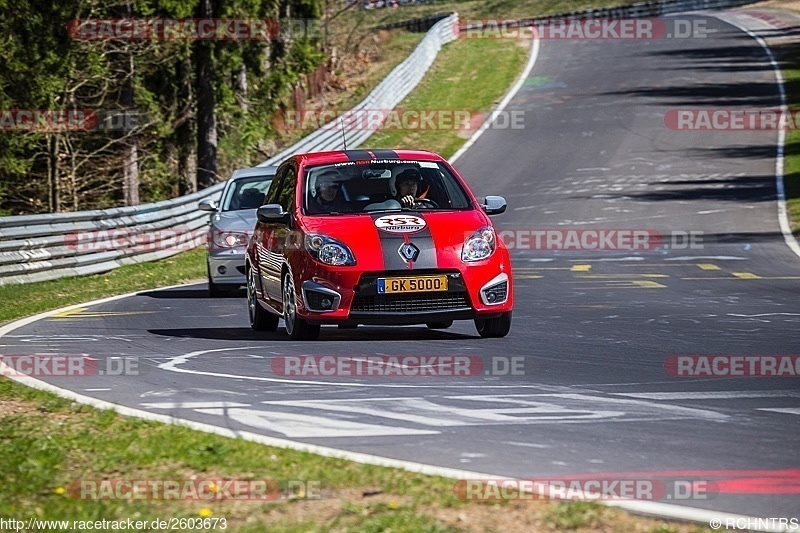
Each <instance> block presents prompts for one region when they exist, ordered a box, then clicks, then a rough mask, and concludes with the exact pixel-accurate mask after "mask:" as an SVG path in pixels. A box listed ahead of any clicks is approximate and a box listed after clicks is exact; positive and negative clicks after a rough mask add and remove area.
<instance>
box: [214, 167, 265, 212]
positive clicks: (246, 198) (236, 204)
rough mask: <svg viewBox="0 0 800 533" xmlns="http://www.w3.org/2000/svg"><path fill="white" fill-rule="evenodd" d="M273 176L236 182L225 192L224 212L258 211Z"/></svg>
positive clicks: (242, 179)
mask: <svg viewBox="0 0 800 533" xmlns="http://www.w3.org/2000/svg"><path fill="white" fill-rule="evenodd" d="M272 178H273V176H271V175H270V176H253V177H248V178H241V179H237V180H235V181H234V182H233V183H232V184H231V185H230V186H229V187H228V188H227V189H226V191H225V198H223V199H222V210H223V211H239V210H240V209H258V208H259V207H261V205H262V204H263V203H264V197H265V196H266V194H267V191H268V190H269V185H270V183H272Z"/></svg>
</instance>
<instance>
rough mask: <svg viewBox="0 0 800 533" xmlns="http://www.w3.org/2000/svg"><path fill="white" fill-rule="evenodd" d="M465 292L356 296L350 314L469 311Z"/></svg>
mask: <svg viewBox="0 0 800 533" xmlns="http://www.w3.org/2000/svg"><path fill="white" fill-rule="evenodd" d="M469 308H470V305H469V302H468V301H467V294H466V293H465V292H442V293H438V294H437V293H413V294H379V295H377V296H356V297H355V298H354V299H353V305H352V306H351V308H350V311H351V312H352V313H425V312H431V311H447V310H453V309H469Z"/></svg>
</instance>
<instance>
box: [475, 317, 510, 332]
mask: <svg viewBox="0 0 800 533" xmlns="http://www.w3.org/2000/svg"><path fill="white" fill-rule="evenodd" d="M475 329H477V330H478V334H479V335H480V336H481V337H488V338H491V337H505V336H506V335H508V332H509V331H510V330H511V311H509V312H508V313H503V314H502V315H500V316H499V317H497V318H476V319H475Z"/></svg>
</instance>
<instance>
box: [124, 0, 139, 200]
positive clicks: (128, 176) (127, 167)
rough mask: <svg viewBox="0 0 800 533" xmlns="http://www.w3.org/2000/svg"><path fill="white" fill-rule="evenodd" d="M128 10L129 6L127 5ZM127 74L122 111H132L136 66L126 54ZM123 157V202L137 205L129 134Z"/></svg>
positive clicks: (134, 152) (134, 148) (135, 153)
mask: <svg viewBox="0 0 800 533" xmlns="http://www.w3.org/2000/svg"><path fill="white" fill-rule="evenodd" d="M128 9H129V10H130V4H128ZM126 60H127V63H128V65H127V67H128V68H127V72H126V73H125V83H124V84H123V87H122V94H121V97H122V98H121V100H122V107H123V109H124V110H126V111H128V110H133V109H134V100H133V80H134V74H135V72H136V66H135V63H134V61H133V54H132V53H128V57H127V58H126ZM127 126H128V124H127V120H126V121H125V124H124V125H123V128H122V131H121V132H120V134H121V135H128V133H129V132H127V131H125V128H126V127H127ZM123 150H124V156H123V158H124V159H123V164H122V195H123V198H124V200H125V205H139V203H140V202H139V148H138V143H137V140H136V135H135V134H134V133H133V132H130V136H129V137H128V138H127V139H126V140H125V143H124V148H123Z"/></svg>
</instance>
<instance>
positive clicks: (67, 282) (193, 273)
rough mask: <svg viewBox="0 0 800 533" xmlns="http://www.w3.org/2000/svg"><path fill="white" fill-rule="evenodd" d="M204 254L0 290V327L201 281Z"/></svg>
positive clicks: (186, 253)
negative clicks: (45, 313)
mask: <svg viewBox="0 0 800 533" xmlns="http://www.w3.org/2000/svg"><path fill="white" fill-rule="evenodd" d="M205 253H206V252H205V250H204V249H203V250H192V251H189V252H183V253H181V254H178V255H174V256H172V257H169V258H167V259H162V260H161V261H155V262H151V263H142V264H139V265H128V266H123V267H120V268H117V269H115V270H111V271H109V272H107V273H105V274H96V275H92V276H83V277H78V278H62V279H57V280H52V281H43V282H39V283H27V284H23V285H3V286H0V323H3V322H8V321H10V320H14V319H17V318H21V317H24V316H28V315H34V314H36V313H41V312H43V311H47V310H49V309H56V308H58V307H64V306H66V305H70V304H77V303H81V302H86V301H89V300H94V299H97V298H103V297H105V296H112V295H115V294H124V293H126V292H132V291H138V290H144V289H154V288H156V287H166V286H168V285H176V284H179V283H184V282H187V281H197V280H200V279H205V277H206V263H205Z"/></svg>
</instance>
